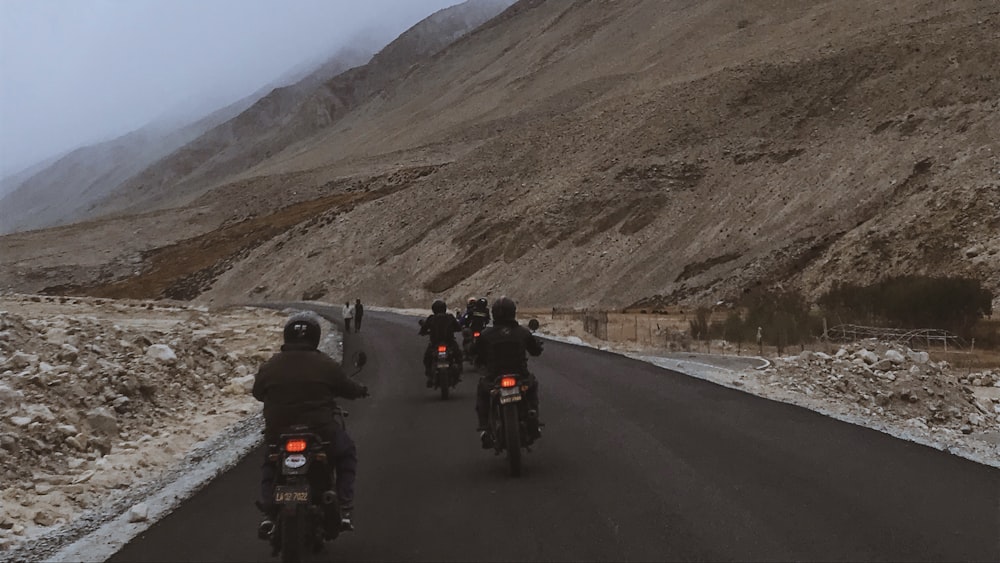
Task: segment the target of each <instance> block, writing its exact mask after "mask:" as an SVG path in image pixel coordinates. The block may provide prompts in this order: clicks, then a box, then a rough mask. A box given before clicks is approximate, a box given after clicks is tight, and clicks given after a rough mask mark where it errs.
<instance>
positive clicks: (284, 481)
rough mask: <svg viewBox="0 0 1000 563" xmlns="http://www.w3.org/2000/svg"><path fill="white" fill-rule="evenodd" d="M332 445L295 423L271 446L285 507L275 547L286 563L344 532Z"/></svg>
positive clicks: (278, 495) (277, 498)
mask: <svg viewBox="0 0 1000 563" xmlns="http://www.w3.org/2000/svg"><path fill="white" fill-rule="evenodd" d="M344 414H346V413H343V412H342V413H341V416H343V415H344ZM327 446H329V443H328V442H325V441H323V440H322V439H321V438H320V437H319V435H317V434H314V433H312V432H310V430H309V427H307V426H292V427H291V428H289V429H288V431H287V432H285V433H283V434H281V436H280V438H279V440H278V443H277V444H268V452H269V458H270V459H271V460H272V461H275V462H277V463H278V467H279V468H280V471H279V473H278V476H277V479H276V482H275V486H274V502H275V504H277V505H278V506H279V509H280V510H279V512H278V519H277V521H276V522H275V529H274V532H273V533H272V534H271V538H270V539H271V549H272V555H278V554H279V553H280V554H281V560H282V561H301V560H302V558H303V556H304V554H305V553H307V552H310V551H311V552H317V551H319V550H320V549H322V547H323V542H324V541H326V540H332V539H335V538H336V537H337V535H338V534H339V533H340V528H339V527H340V505H339V504H338V502H337V493H336V492H335V490H336V485H335V483H336V481H335V480H336V477H335V475H334V474H333V468H332V460H328V459H327V454H326V448H327Z"/></svg>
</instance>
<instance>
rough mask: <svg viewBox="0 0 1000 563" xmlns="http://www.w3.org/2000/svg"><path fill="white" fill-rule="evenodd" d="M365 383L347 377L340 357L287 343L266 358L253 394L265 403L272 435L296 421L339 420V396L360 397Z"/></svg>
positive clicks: (267, 432)
mask: <svg viewBox="0 0 1000 563" xmlns="http://www.w3.org/2000/svg"><path fill="white" fill-rule="evenodd" d="M363 391H364V386H363V385H361V384H359V383H357V382H356V381H354V380H352V379H351V378H349V377H347V375H346V374H345V373H344V371H343V370H342V369H341V367H340V364H339V363H337V361H336V360H334V359H333V358H331V357H330V356H327V355H326V354H324V353H323V352H320V351H319V350H316V349H313V348H306V349H302V348H297V347H295V346H289V345H287V344H286V345H284V346H282V347H281V351H280V352H278V353H277V354H275V355H273V356H271V358H270V359H269V360H267V361H266V362H264V364H263V365H262V366H260V369H258V370H257V375H256V377H255V378H254V383H253V396H254V398H256V399H257V400H258V401H262V402H263V403H264V433H265V435H266V436H267V437H268V438H269V439H273V438H276V435H277V433H278V432H281V431H282V430H283V429H284V428H286V427H288V426H291V425H293V424H306V425H309V426H315V427H320V426H327V425H330V424H336V423H337V418H336V416H335V414H334V409H335V408H336V407H337V402H336V398H337V397H344V398H345V399H356V398H358V397H360V396H361V394H362V392H363Z"/></svg>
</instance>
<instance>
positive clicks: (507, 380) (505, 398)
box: [487, 373, 537, 477]
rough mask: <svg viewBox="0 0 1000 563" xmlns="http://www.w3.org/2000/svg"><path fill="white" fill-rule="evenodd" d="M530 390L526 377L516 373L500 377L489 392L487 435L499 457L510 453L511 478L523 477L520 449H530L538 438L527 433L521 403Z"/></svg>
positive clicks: (525, 413)
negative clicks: (488, 434)
mask: <svg viewBox="0 0 1000 563" xmlns="http://www.w3.org/2000/svg"><path fill="white" fill-rule="evenodd" d="M527 391H528V380H527V378H524V377H522V376H521V375H519V374H516V373H511V374H505V375H502V376H500V377H498V378H497V379H496V383H494V384H493V388H492V389H491V390H490V411H489V426H488V427H487V428H488V432H489V433H490V437H491V439H492V443H493V449H494V450H496V453H497V455H500V454H501V453H503V452H505V451H506V452H507V461H508V463H509V464H510V474H511V476H512V477H519V476H520V475H521V449H522V448H524V449H526V450H528V448H529V447H530V446H531V444H532V443H533V442H534V441H535V437H536V435H535V434H533V433H532V432H529V431H528V430H529V428H528V416H527V415H528V413H527V406H526V403H525V402H524V401H522V398H523V395H524V394H525V393H527ZM536 423H537V421H536ZM528 451H530V450H528Z"/></svg>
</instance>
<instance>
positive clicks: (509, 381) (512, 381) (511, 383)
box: [500, 377, 517, 387]
mask: <svg viewBox="0 0 1000 563" xmlns="http://www.w3.org/2000/svg"><path fill="white" fill-rule="evenodd" d="M500 387H517V378H516V377H503V378H501V379H500Z"/></svg>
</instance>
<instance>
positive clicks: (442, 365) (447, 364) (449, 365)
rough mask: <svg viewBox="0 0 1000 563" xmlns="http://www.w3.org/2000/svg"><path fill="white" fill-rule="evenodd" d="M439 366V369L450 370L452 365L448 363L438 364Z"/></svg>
mask: <svg viewBox="0 0 1000 563" xmlns="http://www.w3.org/2000/svg"><path fill="white" fill-rule="evenodd" d="M437 366H438V369H448V368H450V367H451V364H449V363H448V362H438V364H437Z"/></svg>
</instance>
